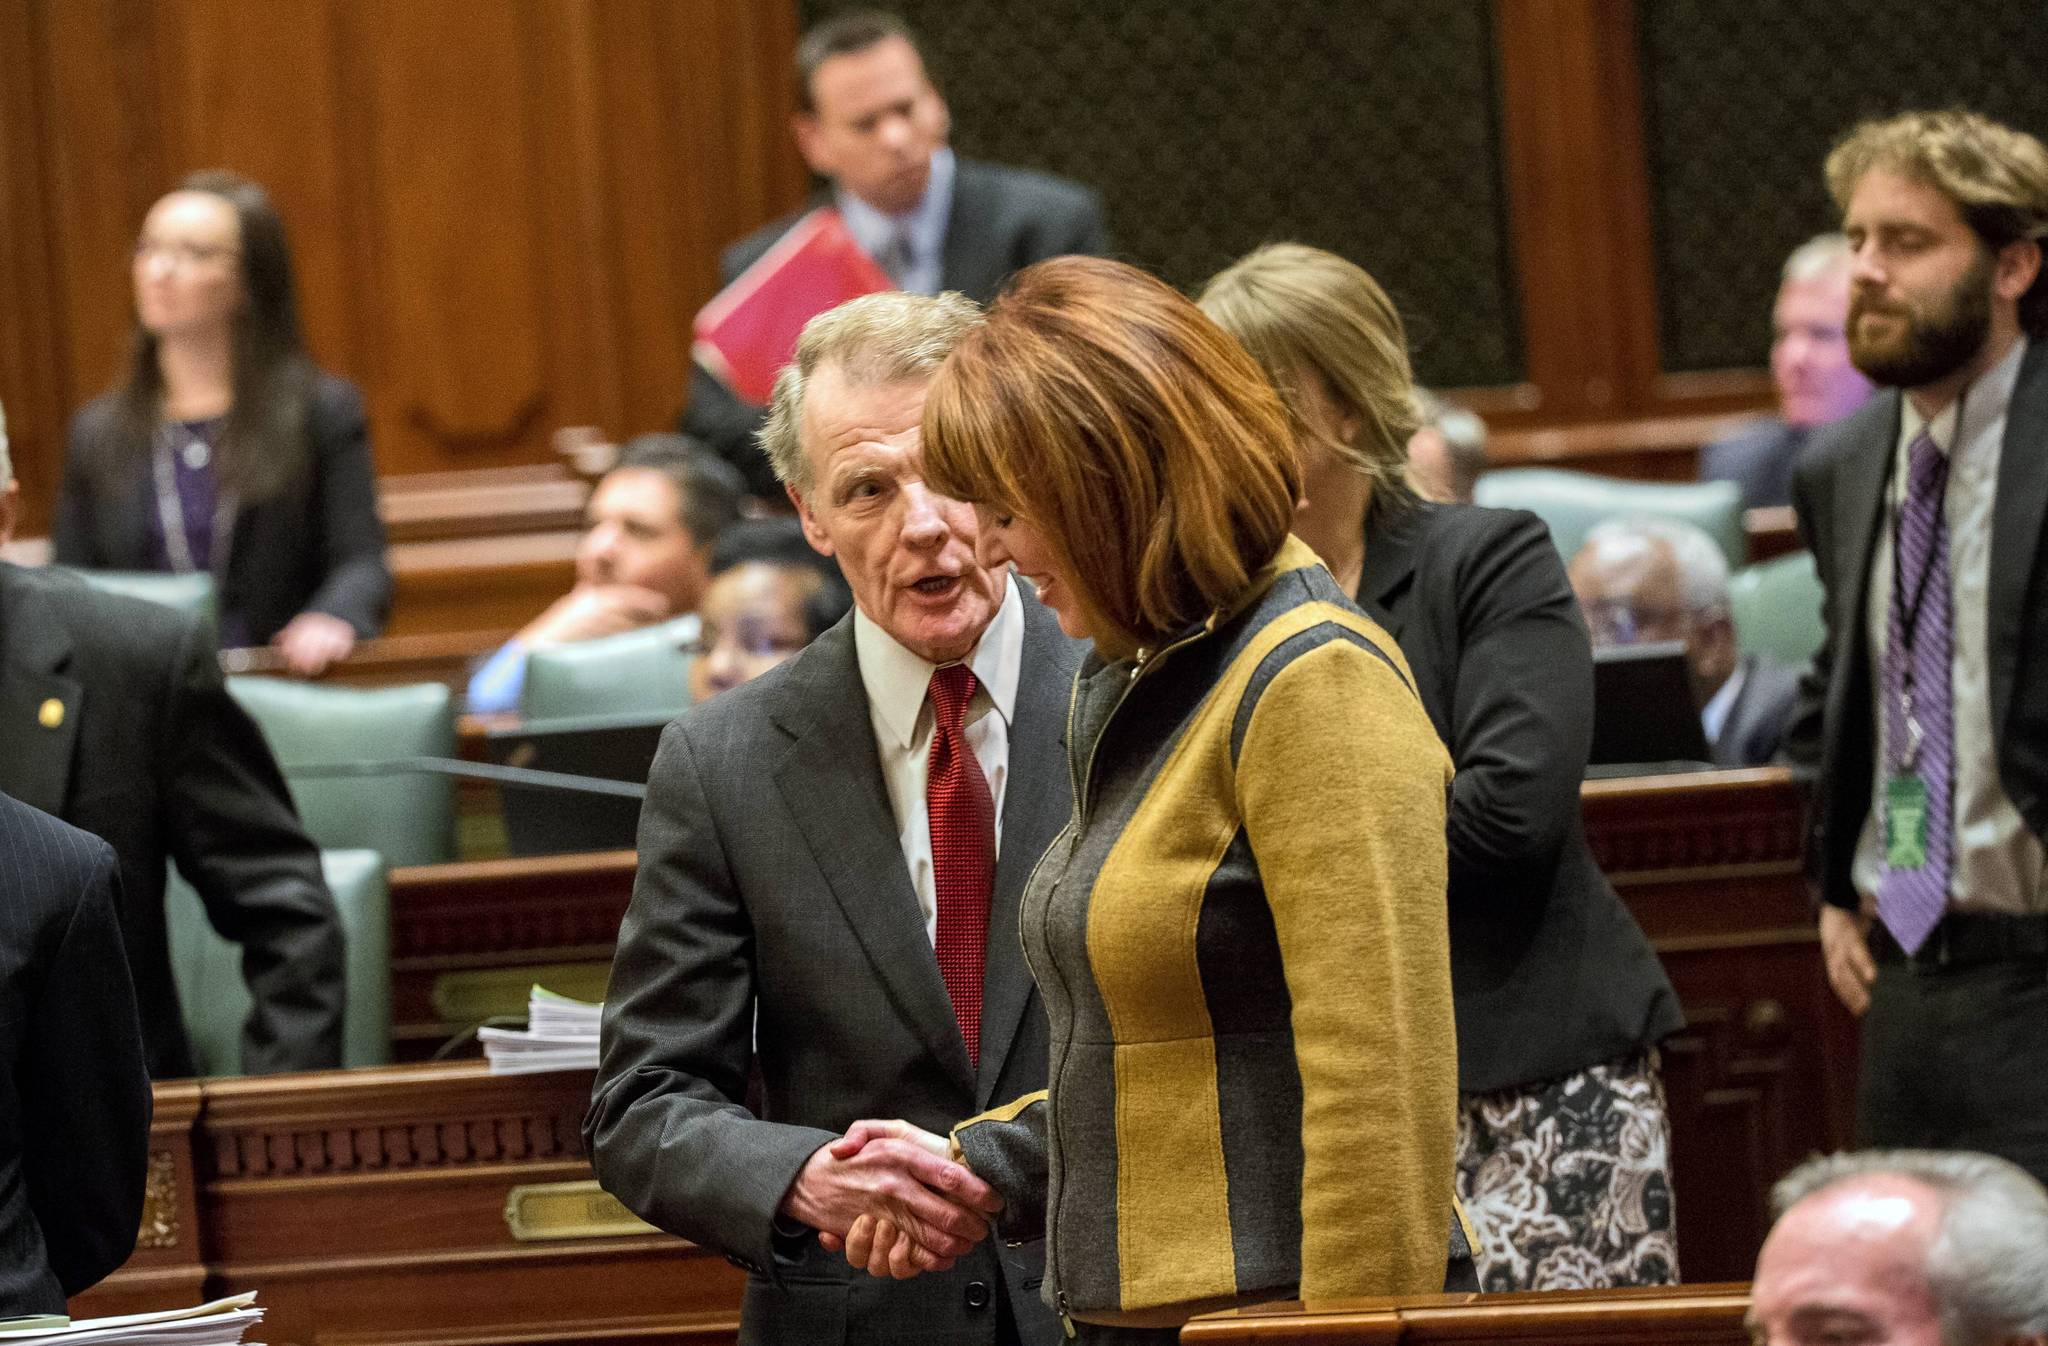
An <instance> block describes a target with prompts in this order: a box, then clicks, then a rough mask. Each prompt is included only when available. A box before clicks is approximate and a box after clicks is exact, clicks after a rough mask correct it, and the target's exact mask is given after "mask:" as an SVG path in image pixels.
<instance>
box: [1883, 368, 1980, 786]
mask: <svg viewBox="0 0 2048 1346" xmlns="http://www.w3.org/2000/svg"><path fill="white" fill-rule="evenodd" d="M1968 391H1969V390H1968V389H1967V388H1965V389H1964V390H1963V392H1961V393H1958V394H1956V421H1955V430H1954V432H1953V435H1954V441H1955V442H1954V443H1953V444H1951V445H1950V446H1949V454H1954V453H1955V452H1957V451H1959V450H1960V449H1961V448H1962V446H1963V398H1964V395H1965V394H1966V393H1967V392H1968ZM1922 433H1924V434H1925V435H1926V436H1927V439H1928V442H1929V443H1933V441H1934V422H1933V421H1931V420H1930V421H1929V422H1928V423H1927V425H1926V427H1925V428H1924V430H1923V431H1922ZM1935 452H1937V453H1939V452H1941V448H1940V446H1939V445H1936V446H1935ZM1947 456H1948V455H1944V457H1947ZM1953 466H1954V464H1953V462H1949V463H1947V464H1945V465H1944V466H1943V468H1942V472H1941V499H1939V500H1937V501H1936V502H1935V505H1934V507H1935V509H1937V510H1939V511H1941V512H1942V514H1943V515H1944V516H1945V515H1946V513H1947V510H1948V477H1949V469H1950V468H1951V467H1953ZM1912 474H1913V464H1912V456H1911V454H1908V455H1907V462H1906V491H1905V493H1904V494H1903V495H1901V496H1900V498H1899V503H1898V505H1897V506H1896V507H1895V508H1894V509H1893V510H1892V592H1891V610H1892V616H1893V617H1895V618H1897V619H1898V626H1899V643H1900V645H1901V646H1902V647H1903V648H1902V649H1901V650H1900V651H1899V652H1898V653H1897V654H1896V655H1895V657H1896V658H1898V660H1899V713H1900V718H1901V719H1902V720H1903V722H1904V723H1905V726H1906V748H1905V752H1904V753H1903V754H1901V759H1902V763H1903V765H1905V766H1906V767H1908V768H1911V767H1912V766H1913V764H1914V762H1915V761H1917V760H1918V759H1919V756H1920V740H1921V738H1922V737H1923V731H1922V730H1921V728H1920V721H1919V720H1918V719H1917V718H1915V716H1914V714H1913V637H1914V635H1915V633H1916V632H1918V631H1919V629H1920V613H1921V611H1922V609H1923V608H1924V607H1925V606H1926V602H1927V585H1928V582H1929V580H1930V579H1931V578H1932V577H1933V575H1934V556H1933V554H1932V552H1931V551H1930V553H1929V555H1928V557H1927V563H1926V564H1925V565H1923V566H1921V567H1920V576H1919V578H1918V579H1917V580H1915V581H1914V583H1913V597H1912V599H1911V601H1910V602H1909V601H1907V600H1906V599H1905V597H1904V592H1905V583H1904V581H1905V575H1906V565H1905V554H1904V552H1903V551H1902V549H1901V545H1900V541H1899V534H1900V532H1901V531H1902V530H1901V529H1900V527H1899V523H1900V520H1901V518H1902V516H1903V515H1904V514H1905V512H1906V497H1907V496H1910V495H1911V494H1912V489H1913V487H1912ZM1942 526H1943V527H1944V528H1945V527H1946V519H1945V518H1944V519H1943V521H1942Z"/></svg>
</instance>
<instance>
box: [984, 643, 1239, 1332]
mask: <svg viewBox="0 0 2048 1346" xmlns="http://www.w3.org/2000/svg"><path fill="white" fill-rule="evenodd" d="M1207 632H1208V628H1207V627H1206V626H1205V627H1203V628H1202V629H1201V630H1199V631H1194V632H1190V633H1189V634H1188V635H1186V636H1183V637H1182V638H1181V639H1179V640H1177V641H1175V642H1174V643H1173V644H1171V645H1167V646H1164V647H1162V648H1161V649H1160V650H1159V651H1158V652H1157V653H1155V654H1153V655H1151V656H1150V657H1149V658H1142V659H1141V660H1140V661H1139V662H1138V663H1137V664H1136V665H1135V666H1133V667H1132V669H1131V676H1130V678H1129V679H1128V680H1127V681H1126V682H1125V683H1124V689H1123V691H1122V692H1120V693H1119V694H1118V695H1117V699H1116V704H1115V705H1113V706H1111V707H1110V708H1109V714H1107V715H1105V716H1104V717H1103V719H1102V727H1101V728H1100V729H1099V730H1097V731H1096V734H1095V741H1094V742H1093V743H1091V744H1089V745H1088V760H1087V762H1086V763H1085V764H1083V765H1082V766H1081V768H1080V769H1079V770H1078V771H1076V770H1075V766H1074V750H1073V743H1074V733H1075V729H1076V727H1077V725H1076V720H1077V718H1078V716H1079V713H1080V708H1081V679H1080V678H1079V677H1076V678H1075V679H1074V690H1073V692H1072V694H1071V695H1070V696H1069V697H1068V699H1067V778H1068V785H1069V788H1071V789H1072V791H1073V795H1074V812H1073V816H1072V817H1071V818H1070V819H1069V820H1068V822H1067V826H1066V830H1065V831H1064V832H1063V833H1062V836H1064V837H1065V838H1066V839H1067V856H1066V861H1065V864H1066V865H1068V866H1071V865H1072V864H1073V861H1074V852H1075V851H1076V850H1077V849H1079V847H1080V845H1081V833H1082V832H1084V831H1085V830H1087V827H1088V809H1087V800H1088V786H1089V784H1090V783H1091V782H1092V780H1093V778H1094V775H1095V755H1096V752H1097V750H1098V749H1100V748H1101V746H1102V740H1103V738H1104V737H1105V736H1107V735H1108V733H1109V726H1110V725H1111V724H1112V723H1114V722H1115V720H1116V717H1117V712H1118V711H1120V710H1122V709H1123V708H1124V702H1126V701H1128V700H1130V699H1131V692H1132V690H1133V689H1134V688H1136V687H1137V685H1138V679H1139V678H1141V677H1143V676H1144V674H1145V670H1146V669H1147V668H1148V667H1156V666H1157V663H1158V660H1159V658H1160V656H1161V655H1164V654H1166V653H1167V652H1168V651H1170V650H1175V649H1179V648H1180V647H1181V646H1182V645H1185V644H1188V643H1189V642H1190V641H1194V640H1197V639H1199V638H1200V637H1201V636H1203V635H1205V634H1207ZM1059 841H1060V838H1058V837H1055V838H1054V839H1053V845H1052V846H1048V847H1047V848H1046V851H1045V855H1041V856H1039V857H1038V865H1033V866H1032V868H1031V875H1032V878H1033V879H1034V880H1035V879H1036V878H1037V877H1038V866H1039V865H1043V864H1044V863H1045V856H1046V855H1050V854H1052V852H1053V850H1054V849H1055V848H1056V847H1057V846H1058V845H1059ZM1065 877H1066V875H1065V872H1064V870H1062V873H1061V876H1060V878H1058V879H1055V880H1054V881H1053V885H1052V888H1051V890H1050V891H1048V892H1047V893H1046V895H1045V905H1046V916H1047V923H1048V924H1050V920H1051V913H1052V900H1053V897H1054V895H1055V894H1057V893H1058V891H1059V886H1060V884H1061V883H1062V882H1063V881H1064V880H1065ZM1027 891H1029V890H1028V888H1027ZM1024 963H1025V966H1026V967H1031V957H1030V955H1029V953H1026V955H1025V958H1024ZM1052 970H1053V971H1055V972H1057V971H1058V970H1059V969H1058V968H1057V967H1054V968H1053V969H1052ZM1031 972H1032V975H1033V976H1037V974H1038V969H1037V968H1035V967H1034V968H1031ZM1060 991H1061V994H1063V995H1065V996H1066V998H1067V1005H1068V1007H1069V1008H1068V1011H1067V1017H1068V1021H1069V1024H1070V1025H1071V1022H1072V1019H1073V1009H1072V1006H1073V1003H1074V996H1073V992H1072V990H1071V988H1069V987H1068V985H1067V979H1066V977H1065V976H1064V975H1062V976H1061V977H1060ZM1068 1036H1069V1037H1071V1036H1072V1034H1071V1033H1069V1035H1068ZM1067 1051H1068V1046H1067V1044H1065V1043H1062V1044H1061V1046H1060V1052H1059V1057H1058V1059H1057V1060H1055V1061H1054V1062H1053V1063H1052V1072H1051V1075H1050V1078H1049V1079H1048V1080H1047V1081H1046V1083H1047V1085H1048V1086H1054V1085H1057V1084H1058V1083H1059V1080H1060V1077H1061V1076H1062V1075H1063V1074H1064V1073H1065V1072H1066V1065H1067ZM1045 1134H1046V1143H1047V1145H1048V1146H1049V1147H1050V1148H1051V1152H1052V1155H1055V1156H1057V1155H1060V1154H1063V1153H1064V1151H1065V1148H1066V1147H1065V1145H1064V1144H1063V1143H1062V1141H1061V1137H1060V1114H1059V1110H1058V1109H1056V1108H1054V1107H1053V1106H1052V1095H1051V1092H1050V1090H1048V1093H1047V1095H1046V1127H1045ZM1047 1171H1048V1172H1050V1168H1048V1170H1047ZM1062 1196H1064V1193H1062ZM1059 1224H1060V1215H1059V1209H1058V1208H1057V1207H1051V1208H1049V1209H1048V1210H1047V1211H1046V1213H1045V1228H1046V1233H1047V1235H1048V1238H1047V1240H1046V1243H1047V1251H1048V1253H1049V1254H1050V1256H1049V1257H1048V1259H1047V1267H1046V1269H1047V1274H1048V1275H1050V1276H1051V1277H1052V1281H1053V1303H1054V1305H1055V1307H1056V1309H1057V1311H1058V1313H1059V1316H1060V1324H1061V1325H1062V1326H1063V1327H1065V1328H1066V1332H1067V1336H1068V1337H1069V1338H1070V1339H1071V1338H1073V1337H1074V1336H1075V1335H1076V1333H1075V1331H1074V1320H1073V1318H1072V1317H1071V1316H1070V1315H1069V1314H1068V1312H1067V1292H1066V1288H1065V1287H1066V1281H1067V1278H1066V1277H1065V1276H1064V1275H1063V1274H1061V1271H1060V1256H1059V1248H1060V1246H1061V1240H1060V1239H1058V1238H1056V1237H1051V1235H1052V1234H1053V1231H1055V1230H1057V1229H1058V1228H1059Z"/></svg>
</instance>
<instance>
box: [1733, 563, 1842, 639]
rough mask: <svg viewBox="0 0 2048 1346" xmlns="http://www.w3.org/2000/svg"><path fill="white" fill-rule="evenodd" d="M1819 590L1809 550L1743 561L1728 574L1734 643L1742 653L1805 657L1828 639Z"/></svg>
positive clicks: (1818, 576)
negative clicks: (1744, 563)
mask: <svg viewBox="0 0 2048 1346" xmlns="http://www.w3.org/2000/svg"><path fill="white" fill-rule="evenodd" d="M1823 593H1824V591H1823V590H1822V588H1821V583H1820V572H1819V571H1818V570H1816V569H1815V568H1814V564H1813V553H1812V552H1808V551H1801V552H1793V553H1792V554H1791V555H1789V556H1780V557H1777V558H1776V559H1774V560H1769V561H1764V562H1762V563H1760V564H1758V565H1753V566H1745V567H1743V568H1742V569H1741V570H1738V571H1736V572H1735V574H1734V575H1732V576H1730V577H1729V580H1728V606H1729V609H1730V611H1731V612H1732V613H1733V614H1734V617H1735V643H1736V644H1737V645H1739V646H1740V647H1741V649H1742V652H1743V653H1744V654H1764V655H1769V656H1770V657H1771V658H1773V659H1776V660H1778V661H1779V662H1781V663H1787V664H1804V663H1806V662H1807V661H1808V660H1810V659H1812V658H1813V656H1814V654H1815V653H1816V652H1818V651H1819V649H1820V647H1821V642H1822V641H1824V640H1825V639H1827V624H1826V622H1825V621H1824V620H1823V619H1822V617H1821V600H1822V597H1823Z"/></svg>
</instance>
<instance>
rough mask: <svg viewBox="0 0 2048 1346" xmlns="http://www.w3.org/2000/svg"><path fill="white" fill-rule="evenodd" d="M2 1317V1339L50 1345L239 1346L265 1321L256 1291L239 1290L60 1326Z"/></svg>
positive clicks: (0, 1322) (0, 1338)
mask: <svg viewBox="0 0 2048 1346" xmlns="http://www.w3.org/2000/svg"><path fill="white" fill-rule="evenodd" d="M6 1321H7V1320H5V1319H0V1343H7V1342H16V1341H20V1342H36V1343H39V1344H40V1343H45V1342H47V1343H49V1346H87V1344H88V1343H90V1346H237V1343H239V1342H240V1341H241V1340H242V1334H243V1333H244V1332H247V1331H248V1330H249V1329H250V1328H252V1327H254V1326H255V1325H256V1324H257V1323H259V1322H261V1321H263V1310H262V1309H259V1308H257V1307H256V1293H255V1291H253V1290H252V1291H250V1292H249V1293H247V1294H241V1295H234V1296H232V1297H230V1298H227V1299H216V1300H214V1301H213V1302H212V1303H211V1304H201V1305H200V1306H199V1307H197V1308H192V1309H164V1310H162V1311H160V1312H157V1313H130V1314H126V1315H123V1316H122V1317H119V1318H81V1319H79V1320H78V1321H76V1322H73V1323H68V1324H64V1323H62V1321H61V1320H58V1322H59V1324H60V1325H58V1326H44V1327H24V1328H7V1327H6V1326H5V1323H6Z"/></svg>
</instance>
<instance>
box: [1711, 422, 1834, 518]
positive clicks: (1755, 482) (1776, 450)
mask: <svg viewBox="0 0 2048 1346" xmlns="http://www.w3.org/2000/svg"><path fill="white" fill-rule="evenodd" d="M1806 439H1807V432H1806V431H1805V430H1802V429H1801V428H1799V427H1798V426H1796V425H1787V424H1785V422H1783V421H1781V420H1779V419H1778V418H1777V417H1775V416H1771V417H1766V418H1765V419H1763V420H1758V421H1752V422H1750V423H1749V424H1747V425H1745V426H1743V427H1742V428H1741V429H1739V430H1737V431H1736V432H1735V433H1734V434H1732V435H1729V436H1728V437H1727V438H1726V439H1717V440H1715V441H1714V442H1713V443H1711V444H1709V445H1707V446H1705V447H1704V448H1702V449H1701V450H1700V480H1701V481H1732V482H1734V483H1735V484H1736V485H1737V486H1740V487H1741V488H1742V507H1743V508H1744V509H1761V508H1763V507H1764V506H1767V505H1789V504H1791V503H1792V468H1793V465H1794V464H1795V463H1797V461H1798V459H1799V450H1800V449H1801V447H1802V446H1804V445H1805V443H1806Z"/></svg>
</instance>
